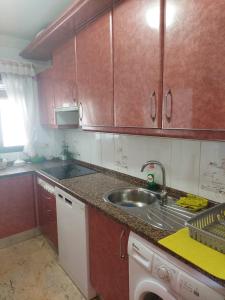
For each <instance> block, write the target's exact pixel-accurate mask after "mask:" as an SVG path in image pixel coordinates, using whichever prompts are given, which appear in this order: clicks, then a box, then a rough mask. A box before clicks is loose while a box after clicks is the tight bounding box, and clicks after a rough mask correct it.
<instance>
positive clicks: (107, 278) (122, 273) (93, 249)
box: [88, 206, 129, 300]
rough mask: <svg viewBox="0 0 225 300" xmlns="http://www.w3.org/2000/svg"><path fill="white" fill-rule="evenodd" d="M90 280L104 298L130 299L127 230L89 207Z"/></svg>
mask: <svg viewBox="0 0 225 300" xmlns="http://www.w3.org/2000/svg"><path fill="white" fill-rule="evenodd" d="M88 216H89V243H90V246H89V247H90V273H91V283H92V285H93V287H94V288H95V289H96V291H97V293H98V294H100V295H101V296H102V297H103V299H105V300H115V299H116V300H128V299H129V267H128V254H127V244H128V237H129V229H128V228H127V227H126V226H124V225H121V224H119V223H118V222H116V221H114V220H112V219H111V218H110V217H108V216H106V215H104V213H102V212H100V211H99V210H97V209H96V208H93V207H91V206H89V208H88Z"/></svg>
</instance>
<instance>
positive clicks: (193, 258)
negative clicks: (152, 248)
mask: <svg viewBox="0 0 225 300" xmlns="http://www.w3.org/2000/svg"><path fill="white" fill-rule="evenodd" d="M159 244H161V245H163V246H164V247H166V248H168V249H170V250H171V251H173V252H175V253H176V254H178V255H180V256H181V257H183V258H185V259H186V260H188V261H190V262H192V263H193V264H194V265H196V266H198V267H199V268H201V269H202V270H204V271H206V272H208V273H209V274H212V275H213V276H215V277H217V278H220V279H223V280H225V254H223V253H220V252H218V251H216V250H213V249H212V248H210V247H207V246H205V245H203V244H201V243H199V242H197V241H195V240H194V239H192V238H191V237H190V236H189V233H188V228H183V229H181V230H179V231H177V232H176V233H174V234H171V235H170V236H168V237H166V238H163V239H161V240H160V241H159Z"/></svg>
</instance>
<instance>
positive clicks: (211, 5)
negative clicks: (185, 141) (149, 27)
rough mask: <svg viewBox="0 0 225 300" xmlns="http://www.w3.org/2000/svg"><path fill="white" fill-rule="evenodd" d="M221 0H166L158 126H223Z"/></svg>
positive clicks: (224, 69) (224, 27) (224, 67)
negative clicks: (160, 116) (160, 103)
mask: <svg viewBox="0 0 225 300" xmlns="http://www.w3.org/2000/svg"><path fill="white" fill-rule="evenodd" d="M224 11H225V1H223V0H218V1H211V0H204V1H199V0H193V1H190V0H166V7H165V16H166V22H165V49H164V56H165V57H164V59H165V61H164V108H163V128H178V129H180V128H184V129H214V130H215V129H222V130H224V129H225V117H224V116H225V38H224V37H225V18H224V13H223V12H224Z"/></svg>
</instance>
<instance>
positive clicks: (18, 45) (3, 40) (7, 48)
mask: <svg viewBox="0 0 225 300" xmlns="http://www.w3.org/2000/svg"><path fill="white" fill-rule="evenodd" d="M29 42H30V41H28V40H24V39H18V38H15V37H11V36H6V35H0V59H9V60H10V59H11V60H16V61H24V62H27V61H29V62H32V63H33V64H34V67H35V70H36V72H37V73H39V72H41V71H42V70H44V69H46V68H48V67H49V65H50V62H41V61H34V60H25V59H23V58H22V57H21V56H20V55H19V53H20V52H21V51H22V50H23V49H24V48H25V47H26V46H27V45H28V44H29Z"/></svg>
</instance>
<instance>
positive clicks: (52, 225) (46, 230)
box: [38, 186, 58, 248]
mask: <svg viewBox="0 0 225 300" xmlns="http://www.w3.org/2000/svg"><path fill="white" fill-rule="evenodd" d="M38 215H39V226H40V229H41V232H42V233H43V234H44V235H45V236H46V237H47V238H48V239H49V240H50V241H51V242H52V243H53V244H54V245H55V247H56V248H58V233H57V217H56V198H55V196H54V195H52V194H50V193H49V192H47V191H46V190H44V189H43V188H42V187H41V186H38Z"/></svg>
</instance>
